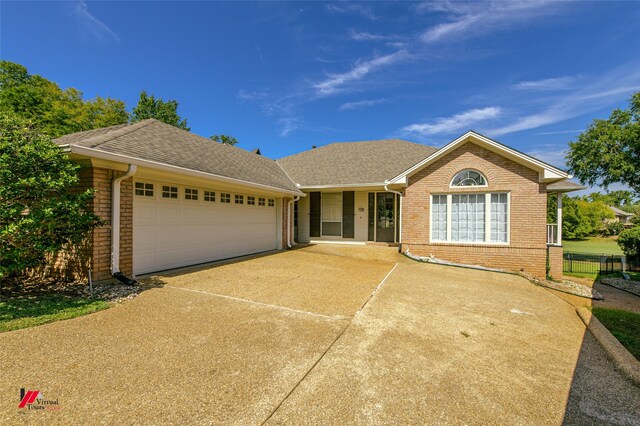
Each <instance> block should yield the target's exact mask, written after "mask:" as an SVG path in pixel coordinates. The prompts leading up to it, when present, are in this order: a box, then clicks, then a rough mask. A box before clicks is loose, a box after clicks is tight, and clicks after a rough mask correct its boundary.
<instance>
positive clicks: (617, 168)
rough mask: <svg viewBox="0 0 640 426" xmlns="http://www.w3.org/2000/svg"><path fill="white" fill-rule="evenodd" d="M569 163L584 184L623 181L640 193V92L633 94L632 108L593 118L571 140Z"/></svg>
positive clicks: (568, 155)
mask: <svg viewBox="0 0 640 426" xmlns="http://www.w3.org/2000/svg"><path fill="white" fill-rule="evenodd" d="M567 165H568V166H569V170H570V171H571V172H572V173H573V174H574V175H575V176H576V177H577V178H578V179H579V180H580V181H581V182H582V183H585V184H588V185H590V186H593V185H596V184H601V185H603V186H605V187H607V186H608V185H610V184H612V183H623V184H626V185H629V186H630V187H631V188H632V189H633V190H634V191H635V192H636V193H638V194H640V92H637V93H635V94H634V95H633V96H632V97H631V99H630V107H629V109H624V110H623V109H616V110H615V111H613V112H612V113H611V116H610V117H609V118H608V119H606V120H602V119H596V120H594V121H593V122H592V123H591V124H590V125H589V127H587V130H586V131H584V132H583V133H581V134H580V135H579V136H578V139H577V140H576V141H575V142H571V143H570V144H569V152H568V153H567Z"/></svg>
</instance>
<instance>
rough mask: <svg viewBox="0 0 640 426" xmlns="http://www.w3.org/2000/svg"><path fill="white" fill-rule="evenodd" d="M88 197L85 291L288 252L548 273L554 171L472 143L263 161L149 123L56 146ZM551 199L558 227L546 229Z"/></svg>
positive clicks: (554, 242) (562, 180) (556, 259)
mask: <svg viewBox="0 0 640 426" xmlns="http://www.w3.org/2000/svg"><path fill="white" fill-rule="evenodd" d="M56 143H57V144H59V145H60V146H61V147H62V149H63V150H64V151H65V152H67V153H68V155H69V156H70V158H72V159H74V160H75V161H78V162H79V163H80V164H81V166H82V168H81V181H80V184H81V186H82V187H83V188H88V187H91V188H95V189H96V197H95V199H94V203H93V208H94V211H95V212H96V213H97V214H98V215H100V216H101V217H102V218H103V219H104V220H105V221H106V222H107V223H108V226H105V227H102V228H98V229H96V230H94V232H93V234H92V235H91V238H90V241H89V243H88V247H87V248H86V249H85V250H84V254H85V256H84V261H83V262H81V263H80V265H76V266H77V269H78V271H77V274H78V275H84V274H85V273H86V269H88V268H91V269H92V272H93V277H94V279H96V280H102V279H108V278H110V277H111V276H112V275H113V274H114V273H117V272H121V273H124V274H125V275H128V276H132V275H133V276H135V275H141V274H146V273H150V272H155V271H160V270H164V269H171V268H177V267H182V266H187V265H193V264H198V263H204V262H209V261H214V260H219V259H225V258H231V257H236V256H242V255H246V254H252V253H259V252H265V251H270V250H278V249H284V248H287V247H290V246H291V245H293V244H295V242H296V241H297V242H304V243H315V242H327V241H329V242H342V243H353V244H367V243H382V244H394V245H398V246H399V247H400V250H401V251H403V252H406V251H410V252H412V253H415V254H419V255H433V256H436V257H438V258H441V259H444V260H450V261H455V262H461V263H467V264H478V265H484V266H490V267H497V268H503V269H508V270H526V271H528V272H530V273H532V274H534V275H538V276H544V275H545V274H546V272H547V271H546V264H547V256H549V263H550V266H551V274H552V275H554V276H560V275H561V272H562V269H561V268H562V247H561V241H562V236H561V229H562V226H561V220H562V214H561V212H562V204H561V197H560V195H561V194H562V193H563V192H569V191H573V190H576V189H580V188H581V187H580V186H578V185H576V184H573V183H571V182H569V181H568V180H567V179H568V178H569V176H568V175H567V173H566V172H564V171H562V170H559V169H557V168H555V167H553V166H550V165H548V164H546V163H543V162H542V161H539V160H537V159H535V158H532V157H530V156H527V155H525V154H523V153H520V152H518V151H515V150H513V149H511V148H509V147H506V146H504V145H501V144H499V143H498V142H496V141H493V140H491V139H488V138H486V137H484V136H482V135H479V134H477V133H474V132H468V133H466V134H465V135H463V136H461V137H460V138H458V139H456V140H454V141H453V142H451V143H449V144H448V145H446V146H444V147H443V148H440V149H437V148H434V147H429V146H425V145H422V144H416V143H412V142H408V141H403V140H399V139H386V140H379V141H363V142H348V143H334V144H329V145H326V146H323V147H321V148H318V149H312V150H309V151H304V152H302V153H299V154H295V155H292V156H288V157H285V158H282V159H279V160H277V161H274V160H271V159H268V158H266V157H263V156H261V155H259V153H255V152H248V151H245V150H242V149H240V148H236V147H232V146H227V145H222V144H217V143H214V142H212V141H210V140H209V139H206V138H203V137H200V136H197V135H194V134H192V133H189V132H186V131H184V130H181V129H177V128H175V127H173V126H169V125H167V124H164V123H162V122H159V121H156V120H144V121H141V122H138V123H134V124H128V125H120V126H113V127H108V128H104V129H96V130H91V131H87V132H80V133H75V134H71V135H67V136H64V137H62V138H59V139H57V140H56ZM549 194H558V200H559V201H560V203H559V206H558V218H559V224H560V226H555V225H547V223H546V206H547V197H548V196H549Z"/></svg>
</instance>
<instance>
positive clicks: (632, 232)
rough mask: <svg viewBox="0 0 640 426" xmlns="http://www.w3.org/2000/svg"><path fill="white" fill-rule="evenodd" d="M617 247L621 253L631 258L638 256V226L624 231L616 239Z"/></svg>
mask: <svg viewBox="0 0 640 426" xmlns="http://www.w3.org/2000/svg"><path fill="white" fill-rule="evenodd" d="M618 245H619V246H620V248H621V249H622V252H623V253H624V254H625V255H627V256H631V257H638V256H640V226H634V227H633V228H629V229H625V230H624V231H622V232H621V233H620V236H619V237H618Z"/></svg>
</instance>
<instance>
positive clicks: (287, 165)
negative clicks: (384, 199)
mask: <svg viewBox="0 0 640 426" xmlns="http://www.w3.org/2000/svg"><path fill="white" fill-rule="evenodd" d="M437 150H438V149H437V148H434V147H431V146H426V145H422V144H418V143H414V142H409V141H405V140H402V139H382V140H370V141H361V142H339V143H332V144H329V145H325V146H322V147H320V148H315V149H312V150H310V151H304V152H301V153H299V154H295V155H290V156H288V157H284V158H281V159H279V160H278V163H279V164H280V165H281V166H282V167H283V168H284V169H285V170H286V171H287V173H288V174H289V176H290V177H291V179H293V180H294V181H295V182H296V183H298V184H300V185H301V186H315V185H334V186H339V185H343V184H371V183H378V184H379V183H382V182H384V181H385V180H387V179H391V178H393V177H395V176H397V175H399V174H400V173H402V172H404V171H405V170H406V169H408V168H409V167H411V166H413V165H415V164H416V163H418V162H420V161H421V160H424V159H425V158H426V157H428V156H429V155H431V154H433V153H434V152H436V151H437Z"/></svg>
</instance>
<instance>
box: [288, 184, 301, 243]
mask: <svg viewBox="0 0 640 426" xmlns="http://www.w3.org/2000/svg"><path fill="white" fill-rule="evenodd" d="M299 199H300V196H299V195H296V197H295V198H294V199H293V200H291V201H289V202H288V206H287V247H289V248H291V247H292V246H293V245H294V244H295V243H294V242H293V241H292V239H291V234H292V232H291V216H292V215H293V211H292V209H291V206H292V205H293V203H295V202H296V201H298V200H299Z"/></svg>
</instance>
